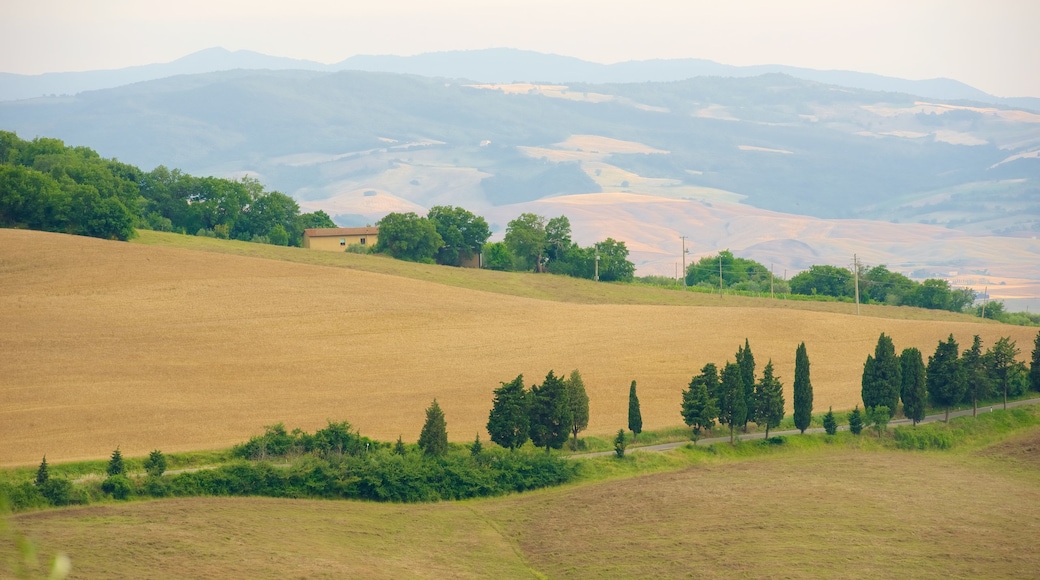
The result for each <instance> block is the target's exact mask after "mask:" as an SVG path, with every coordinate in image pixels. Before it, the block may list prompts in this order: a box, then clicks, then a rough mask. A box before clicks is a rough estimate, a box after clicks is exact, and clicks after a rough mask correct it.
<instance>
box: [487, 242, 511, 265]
mask: <svg viewBox="0 0 1040 580" xmlns="http://www.w3.org/2000/svg"><path fill="white" fill-rule="evenodd" d="M513 261H514V258H513V253H512V252H511V251H510V250H509V246H507V245H505V243H504V242H492V243H490V244H485V245H484V267H485V268H487V269H488V270H500V271H504V270H512V269H513Z"/></svg>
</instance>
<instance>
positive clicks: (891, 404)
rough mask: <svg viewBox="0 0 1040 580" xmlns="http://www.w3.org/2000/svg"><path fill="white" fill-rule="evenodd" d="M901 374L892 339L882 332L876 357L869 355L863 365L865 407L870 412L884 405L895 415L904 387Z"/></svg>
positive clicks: (875, 353)
mask: <svg viewBox="0 0 1040 580" xmlns="http://www.w3.org/2000/svg"><path fill="white" fill-rule="evenodd" d="M900 373H901V371H900V366H899V357H897V356H896V349H895V346H894V345H893V344H892V339H891V338H890V337H888V336H886V335H885V333H883V332H882V333H881V336H880V337H878V342H877V346H876V347H875V348H874V356H869V355H868V356H867V362H866V363H865V364H864V365H863V379H862V382H861V385H862V391H861V392H862V396H863V406H864V407H865V408H866V409H868V410H869V409H873V408H875V407H879V406H882V405H883V406H885V407H886V408H888V409H889V410H890V413H893V414H894V413H895V410H896V407H897V406H898V405H899V391H900V387H901V386H902V379H901V378H900ZM890 417H891V415H890Z"/></svg>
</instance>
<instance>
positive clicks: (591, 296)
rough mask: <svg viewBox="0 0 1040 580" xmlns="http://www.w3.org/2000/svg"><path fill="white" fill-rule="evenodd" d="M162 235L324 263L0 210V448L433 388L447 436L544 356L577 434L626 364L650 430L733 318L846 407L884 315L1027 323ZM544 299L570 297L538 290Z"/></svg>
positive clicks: (229, 426)
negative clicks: (45, 221) (120, 237)
mask: <svg viewBox="0 0 1040 580" xmlns="http://www.w3.org/2000/svg"><path fill="white" fill-rule="evenodd" d="M164 240H173V241H176V242H178V243H183V244H186V245H196V246H203V245H205V246H204V247H206V248H208V249H217V250H219V251H225V252H240V253H256V254H259V255H266V256H271V257H278V258H286V259H288V260H296V261H301V262H314V263H316V264H326V266H315V265H312V264H306V263H304V264H299V263H292V262H291V261H284V260H269V259H258V258H252V257H243V256H234V255H220V254H214V253H207V252H198V251H191V250H188V249H183V248H169V247H146V246H142V245H137V244H124V243H117V242H105V241H100V240H94V239H89V238H79V237H70V236H62V235H56V234H46V233H39V232H27V231H15V230H0V352H2V353H3V356H2V358H0V400H2V401H3V406H2V408H0V465H25V464H33V463H35V462H38V461H39V458H40V457H41V456H43V455H44V454H46V455H47V457H48V460H49V461H51V462H52V463H53V462H60V461H69V460H74V459H88V458H103V457H106V456H107V455H108V454H109V453H110V452H111V450H112V449H113V448H115V447H116V446H117V445H119V446H121V448H122V450H123V452H124V453H125V454H128V455H138V456H139V455H144V454H147V453H148V452H149V451H150V450H152V449H156V448H159V449H162V450H164V451H166V452H175V451H185V450H194V449H212V448H220V447H225V446H228V445H230V444H233V443H237V442H241V441H243V440H245V439H246V438H247V437H248V436H250V435H252V434H255V433H258V432H259V431H260V429H261V426H263V425H267V424H271V423H274V422H278V421H284V422H285V423H286V425H287V426H289V427H290V428H291V427H296V426H299V427H302V428H305V429H308V430H312V429H315V428H317V427H319V426H321V425H323V424H324V422H325V420H326V419H333V420H343V419H346V420H349V421H351V422H352V423H353V424H354V425H356V426H357V427H359V428H360V429H361V432H362V433H363V434H365V435H368V436H371V437H375V438H379V439H384V440H393V439H395V438H396V437H397V436H398V435H399V434H402V435H403V437H404V439H405V440H406V441H414V440H416V439H417V438H418V434H419V430H420V428H421V425H422V421H423V418H424V413H423V411H424V409H425V407H426V406H427V405H429V403H430V401H431V400H432V399H433V398H434V397H436V398H437V399H438V400H439V402H440V404H441V407H442V408H443V409H444V411H445V413H446V415H447V420H448V428H449V435H450V436H451V438H452V439H453V440H457V441H470V440H472V439H473V436H474V434H476V433H477V432H483V429H484V425H485V423H486V421H487V412H488V409H489V408H490V404H491V392H492V390H493V389H494V388H495V387H497V386H498V385H499V382H500V381H506V380H510V379H512V378H513V377H515V376H516V375H517V374H520V373H524V375H525V378H526V379H527V381H528V384H530V382H531V381H540V380H541V379H542V378H543V377H544V376H545V373H546V372H547V371H548V370H550V369H555V370H556V371H557V372H558V373H566V372H569V371H570V370H571V369H574V368H578V369H580V370H581V371H582V374H583V376H584V378H585V382H586V385H587V388H588V391H589V397H590V407H591V421H590V426H589V433H590V434H607V433H610V432H613V431H616V429H617V428H618V427H620V426H623V425H625V421H626V416H627V415H626V413H627V392H628V385H629V382H630V381H631V380H633V379H635V380H637V381H638V384H639V387H638V389H639V395H640V401H641V403H642V412H643V423H644V427H645V428H646V429H656V428H661V427H666V426H670V425H676V424H678V423H679V422H680V419H679V412H678V407H679V401H680V392H681V391H682V389H683V388H684V387H685V386H686V384H687V383H688V381H689V379H690V377H691V376H692V375H693V374H694V373H696V372H697V371H698V370H699V369H700V367H701V366H702V365H703V364H704V363H706V362H709V361H712V362H716V363H722V362H725V361H726V360H727V359H731V358H732V356H733V353H734V352H735V351H736V349H737V347H738V345H742V344H743V342H744V338H745V337H747V338H749V339H750V342H751V346H752V350H753V352H754V354H755V356H756V360H757V361H758V363H759V368H761V367H762V366H763V365H764V364H765V362H766V360H767V359H770V358H771V359H772V360H773V361H774V363H775V365H776V366H777V372H778V373H779V375H780V377H781V379H782V380H783V381H784V383H785V385H786V387H787V388H788V393H787V400H788V403H789V404H790V401H791V396H790V392H789V389H790V381H791V377H792V376H793V364H794V351H795V347H796V346H797V344H798V342H800V341H802V340H804V341H805V342H806V344H807V346H808V351H809V356H810V359H811V361H812V364H813V366H812V378H813V384H814V387H815V401H816V405H815V406H816V408H817V409H826V407H828V406H834V407H835V408H836V409H842V408H851V407H852V406H853V405H854V404H856V403H857V402H858V399H859V377H860V374H861V370H862V364H863V360H864V359H865V358H866V355H867V354H868V353H870V352H872V350H873V347H874V344H875V342H876V340H877V336H878V334H880V333H881V332H882V331H884V332H886V333H888V334H890V335H891V336H893V337H894V340H895V343H896V346H897V348H903V347H906V346H917V347H918V348H921V349H922V351H923V352H925V353H929V352H931V351H932V350H934V347H935V344H936V343H937V341H938V340H939V339H942V338H945V336H946V335H947V334H949V333H950V332H953V333H954V334H955V335H956V337H957V338H958V340H960V341H962V342H966V341H968V340H970V337H971V335H972V334H975V333H978V334H981V335H982V337H983V339H984V340H985V342H986V343H987V344H991V343H992V342H994V341H995V340H996V339H997V338H998V337H1000V336H1002V335H1010V336H1011V337H1012V338H1014V339H1016V340H1017V341H1018V343H1019V345H1026V344H1030V343H1031V341H1032V338H1033V336H1034V334H1035V330H1033V329H1028V328H1020V327H1010V326H1002V325H996V324H979V323H974V322H965V320H970V319H965V318H962V317H956V316H952V315H941V316H945V317H946V318H948V320H899V319H884V318H876V317H870V316H861V317H855V316H850V315H847V314H840V313H835V312H818V311H808V310H796V309H792V308H783V307H777V306H778V305H780V303H779V301H776V302H773V301H765V300H753V299H746V300H737V299H730V298H727V299H726V300H725V302H726V303H727V304H732V305H734V306H733V307H726V308H719V307H707V306H698V305H697V304H705V303H711V304H717V303H718V299H717V298H715V299H712V298H710V297H702V296H697V295H693V294H682V293H678V292H671V291H664V290H657V289H649V288H636V287H630V286H622V285H611V284H599V285H597V284H594V283H591V282H584V281H578V280H571V279H566V278H562V277H553V276H534V275H521V274H503V273H495V272H478V271H468V270H460V269H454V268H443V267H434V266H418V265H413V264H406V263H402V262H396V261H393V260H388V259H380V258H373V257H368V256H352V255H345V254H342V255H341V254H335V253H326V252H313V251H305V250H298V249H291V248H273V247H271V246H260V245H257V244H245V243H239V244H231V243H226V242H225V243H216V242H215V241H213V240H205V239H203V238H192V237H184V236H165V237H163V236H155V235H154V234H153V235H152V237H150V238H145V240H143V241H151V242H156V241H158V242H162V241H164ZM328 266H338V267H328ZM364 269H368V270H383V271H384V272H386V274H392V275H386V274H381V273H374V272H370V271H363V270H364ZM403 276H407V277H403ZM471 288H483V289H484V290H487V291H479V290H474V289H471ZM549 297H558V298H561V299H563V300H566V301H567V302H556V301H549V300H539V299H536V298H549ZM654 301H659V302H662V303H665V304H653V302H654ZM582 302H591V304H590V303H582ZM787 304H789V305H791V304H796V303H787ZM736 305H744V306H736ZM750 305H756V306H758V307H752V306H750ZM797 305H798V306H799V307H802V308H807V307H809V306H812V307H820V308H833V309H841V308H844V309H846V310H847V309H849V308H851V307H850V306H849V305H845V304H810V305H806V303H797ZM864 312H865V313H872V312H878V313H882V314H892V313H894V314H897V315H898V314H912V315H915V316H919V315H922V313H921V311H917V310H912V309H884V308H877V309H864Z"/></svg>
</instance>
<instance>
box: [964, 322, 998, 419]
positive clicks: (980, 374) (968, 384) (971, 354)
mask: <svg viewBox="0 0 1040 580" xmlns="http://www.w3.org/2000/svg"><path fill="white" fill-rule="evenodd" d="M961 365H962V366H963V367H964V387H965V397H966V398H967V399H968V400H970V401H971V416H972V417H976V416H978V414H979V400H980V399H985V398H987V397H988V396H989V392H990V388H991V387H990V376H989V370H988V369H987V368H986V360H985V356H984V355H983V353H982V339H981V338H979V335H977V334H976V335H975V337H974V338H973V339H972V343H971V348H969V349H968V350H965V351H964V354H963V356H961Z"/></svg>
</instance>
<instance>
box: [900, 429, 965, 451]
mask: <svg viewBox="0 0 1040 580" xmlns="http://www.w3.org/2000/svg"><path fill="white" fill-rule="evenodd" d="M894 434H895V438H896V447H898V448H900V449H919V450H922V451H923V450H925V449H949V448H950V447H952V446H953V437H952V436H951V435H950V433H948V432H946V431H939V430H937V429H935V428H914V427H896V428H895V430H894Z"/></svg>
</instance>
